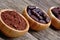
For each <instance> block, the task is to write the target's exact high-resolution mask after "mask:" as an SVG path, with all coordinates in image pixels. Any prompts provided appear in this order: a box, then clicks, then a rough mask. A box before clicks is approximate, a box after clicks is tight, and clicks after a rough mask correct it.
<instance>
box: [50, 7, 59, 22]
mask: <svg viewBox="0 0 60 40" xmlns="http://www.w3.org/2000/svg"><path fill="white" fill-rule="evenodd" d="M56 7H59V6H52V7H51V8H50V9H49V11H50V14H51V15H52V16H53V17H54V18H55V19H56V20H57V21H59V22H60V19H58V18H57V17H55V16H54V14H53V13H52V11H51V10H52V9H54V8H56Z"/></svg>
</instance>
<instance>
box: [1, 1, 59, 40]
mask: <svg viewBox="0 0 60 40" xmlns="http://www.w3.org/2000/svg"><path fill="white" fill-rule="evenodd" d="M27 5H35V6H38V7H40V8H42V9H43V10H45V11H46V12H47V10H48V9H49V8H50V7H52V6H59V5H60V0H0V9H5V8H12V9H15V10H17V11H19V12H20V13H22V11H23V9H24V8H25V7H26V6H27ZM50 27H52V26H50ZM0 40H60V31H57V30H54V29H53V28H48V29H46V30H42V31H39V32H35V31H32V30H29V32H28V33H27V34H25V35H24V36H22V37H18V38H7V37H6V36H4V35H3V34H2V32H0Z"/></svg>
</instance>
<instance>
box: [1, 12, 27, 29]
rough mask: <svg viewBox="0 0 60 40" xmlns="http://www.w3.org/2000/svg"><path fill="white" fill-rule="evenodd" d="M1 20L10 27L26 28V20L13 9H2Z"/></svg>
mask: <svg viewBox="0 0 60 40" xmlns="http://www.w3.org/2000/svg"><path fill="white" fill-rule="evenodd" d="M1 18H2V20H3V21H4V22H5V23H6V24H7V25H8V26H10V27H12V28H15V29H17V30H24V29H25V28H26V21H25V20H24V19H23V18H22V17H21V16H20V15H19V14H17V12H15V11H4V12H2V14H1Z"/></svg>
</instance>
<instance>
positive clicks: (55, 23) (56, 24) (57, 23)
mask: <svg viewBox="0 0 60 40" xmlns="http://www.w3.org/2000/svg"><path fill="white" fill-rule="evenodd" d="M56 7H58V6H53V7H51V8H50V9H49V10H48V15H49V16H50V18H51V21H52V25H53V26H54V27H55V28H56V29H60V20H59V19H58V18H56V17H55V16H54V15H53V13H52V11H51V10H52V9H53V8H56Z"/></svg>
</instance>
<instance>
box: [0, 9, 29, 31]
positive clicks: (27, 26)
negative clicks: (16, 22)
mask: <svg viewBox="0 0 60 40" xmlns="http://www.w3.org/2000/svg"><path fill="white" fill-rule="evenodd" d="M4 11H15V12H17V11H16V10H15V9H2V10H0V20H1V22H2V23H3V24H4V25H5V26H6V27H7V28H8V29H10V30H12V31H16V32H24V31H28V30H29V23H28V21H27V19H26V18H25V17H24V16H23V15H22V14H20V13H19V12H17V13H18V15H20V16H21V17H22V18H23V19H24V20H25V22H26V24H27V25H26V28H25V29H24V30H16V29H14V28H12V27H9V26H8V25H7V24H6V23H5V22H4V21H3V20H2V18H1V13H2V12H4Z"/></svg>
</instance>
